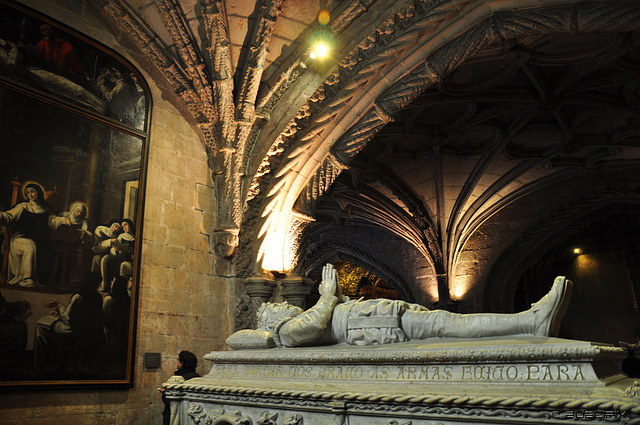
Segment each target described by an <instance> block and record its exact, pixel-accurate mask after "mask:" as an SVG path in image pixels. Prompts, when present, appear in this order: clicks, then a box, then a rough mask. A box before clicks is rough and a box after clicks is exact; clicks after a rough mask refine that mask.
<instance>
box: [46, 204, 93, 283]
mask: <svg viewBox="0 0 640 425" xmlns="http://www.w3.org/2000/svg"><path fill="white" fill-rule="evenodd" d="M88 212H89V211H88V207H87V205H86V204H85V203H84V202H81V201H76V202H74V203H72V204H71V206H70V207H69V211H64V212H61V213H60V214H58V217H63V218H64V225H63V226H61V227H59V228H58V230H57V231H56V232H55V234H54V239H55V243H56V262H55V267H54V276H55V277H56V280H61V282H62V283H70V282H71V283H75V282H80V281H82V278H83V277H84V275H85V274H86V273H87V270H89V269H90V266H91V258H90V256H89V252H90V251H91V248H92V247H93V233H92V232H91V226H90V224H89V220H88V219H87V215H88Z"/></svg>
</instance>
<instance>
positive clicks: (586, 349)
mask: <svg viewBox="0 0 640 425" xmlns="http://www.w3.org/2000/svg"><path fill="white" fill-rule="evenodd" d="M626 355H627V353H626V350H624V349H622V348H618V347H612V346H608V345H599V344H594V343H590V342H583V341H572V340H564V339H557V338H548V337H515V338H506V337H501V338H477V339H442V338H433V339H429V340H423V341H409V342H405V343H398V344H388V345H380V346H367V347H353V346H349V345H345V344H341V345H332V346H326V347H309V348H283V349H277V348H276V349H265V350H240V351H222V352H212V353H210V354H208V355H206V356H205V359H206V360H209V361H211V362H212V363H213V365H212V368H211V372H210V373H209V374H208V375H206V376H204V377H202V378H195V379H191V380H189V381H186V382H179V381H176V382H172V381H171V380H170V381H169V382H168V383H166V384H165V388H166V395H167V397H168V398H169V399H170V400H171V404H172V425H177V424H180V425H186V424H211V425H236V424H242V425H254V424H256V425H303V424H304V425H342V424H344V425H427V424H430V425H434V424H443V425H444V424H471V423H473V424H478V423H484V424H488V423H496V424H507V423H508V424H514V423H523V424H539V423H543V422H544V423H576V421H581V422H582V421H589V422H587V423H640V383H638V382H637V381H635V380H633V379H630V378H628V377H626V376H625V375H623V374H621V373H620V363H621V360H622V359H624V358H625V357H626Z"/></svg>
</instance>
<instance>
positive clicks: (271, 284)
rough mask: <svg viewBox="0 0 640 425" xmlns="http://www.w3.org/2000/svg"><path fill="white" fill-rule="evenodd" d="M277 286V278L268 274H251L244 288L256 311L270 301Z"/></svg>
mask: <svg viewBox="0 0 640 425" xmlns="http://www.w3.org/2000/svg"><path fill="white" fill-rule="evenodd" d="M275 286H276V281H275V279H272V278H269V277H266V276H251V277H249V278H247V279H245V281H244V288H245V290H246V291H247V295H249V298H251V302H252V304H253V307H254V309H255V310H256V311H257V309H258V308H260V306H261V305H262V303H266V302H267V301H269V299H270V298H271V295H272V294H273V290H274V288H275Z"/></svg>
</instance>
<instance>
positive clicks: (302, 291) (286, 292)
mask: <svg viewBox="0 0 640 425" xmlns="http://www.w3.org/2000/svg"><path fill="white" fill-rule="evenodd" d="M314 284H315V282H314V281H313V280H312V279H309V278H307V277H302V276H287V277H285V278H284V279H283V280H282V298H284V299H285V300H286V301H288V302H289V304H292V305H295V306H298V307H300V308H305V304H306V301H307V297H308V296H309V294H311V290H312V289H313V286H314Z"/></svg>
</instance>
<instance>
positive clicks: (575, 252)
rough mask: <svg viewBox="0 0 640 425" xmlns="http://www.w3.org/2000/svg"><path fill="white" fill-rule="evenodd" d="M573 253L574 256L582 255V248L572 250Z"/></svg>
mask: <svg viewBox="0 0 640 425" xmlns="http://www.w3.org/2000/svg"><path fill="white" fill-rule="evenodd" d="M573 253H574V254H576V255H580V254H582V248H573Z"/></svg>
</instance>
